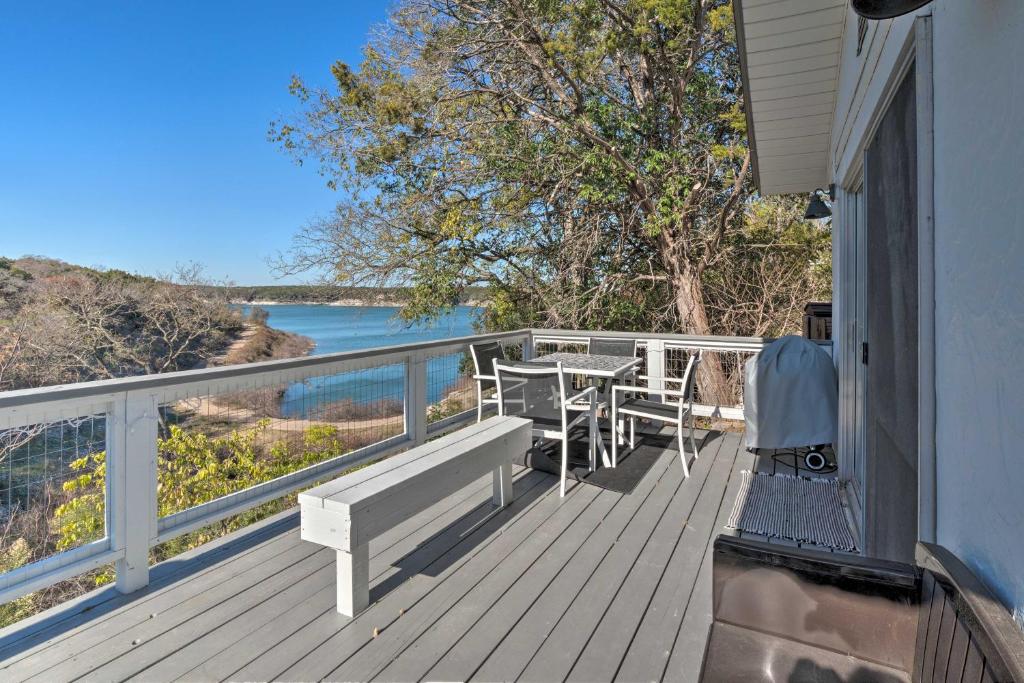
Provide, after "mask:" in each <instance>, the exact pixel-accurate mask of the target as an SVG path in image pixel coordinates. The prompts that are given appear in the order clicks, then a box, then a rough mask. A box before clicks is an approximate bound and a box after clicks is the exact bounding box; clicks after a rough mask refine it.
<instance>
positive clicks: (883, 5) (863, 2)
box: [852, 0, 932, 19]
mask: <svg viewBox="0 0 1024 683" xmlns="http://www.w3.org/2000/svg"><path fill="white" fill-rule="evenodd" d="M931 1H932V0H853V3H852V4H853V11H854V12H856V13H857V14H859V15H860V16H862V17H864V18H865V19H892V18H893V17H898V16H900V15H901V14H906V13H907V12H913V11H914V10H916V9H918V8H919V7H924V6H925V5H927V4H928V3H929V2H931Z"/></svg>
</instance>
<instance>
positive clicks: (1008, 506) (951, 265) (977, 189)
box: [829, 0, 1024, 622]
mask: <svg viewBox="0 0 1024 683" xmlns="http://www.w3.org/2000/svg"><path fill="white" fill-rule="evenodd" d="M919 14H932V16H933V20H932V27H933V28H932V30H933V40H934V52H933V69H934V116H935V120H934V130H935V140H934V165H935V180H934V183H935V185H934V194H935V206H934V209H935V214H934V218H935V269H936V275H935V280H936V283H935V290H936V291H935V317H936V320H935V328H936V349H935V352H936V371H935V374H936V376H935V386H936V461H937V462H936V477H937V483H936V501H937V503H936V507H937V520H936V521H937V526H936V541H937V542H938V543H940V544H942V545H944V546H946V547H947V548H949V549H950V550H951V551H952V552H954V553H955V554H956V555H957V556H959V557H960V558H961V559H962V560H964V562H966V563H967V564H968V566H970V567H971V569H972V570H973V571H974V572H975V573H976V574H978V576H980V577H981V578H982V579H983V580H984V581H985V582H986V583H987V584H988V585H989V587H990V588H991V589H992V590H993V591H994V592H995V593H996V594H997V595H998V596H999V598H1000V599H1001V600H1002V601H1003V602H1004V603H1005V604H1006V605H1007V606H1008V607H1009V608H1010V609H1011V610H1014V611H1015V613H1016V617H1017V619H1018V622H1021V621H1022V619H1024V617H1022V615H1024V358H1022V356H1021V353H1020V349H1021V348H1022V344H1021V341H1022V340H1024V219H1022V218H1021V212H1020V209H1019V204H1020V201H1019V195H1020V192H1019V190H1018V186H1019V176H1020V170H1021V168H1022V166H1024V133H1022V130H1024V3H1021V2H1019V0H978V1H977V2H963V0H936V1H935V2H933V3H932V4H930V5H928V6H927V7H925V8H924V9H923V10H921V11H920V12H919ZM847 22H848V23H847V28H846V31H845V33H844V41H843V43H844V44H843V51H842V62H841V64H842V66H841V68H840V73H839V87H838V93H837V97H836V115H835V120H834V121H833V127H832V133H831V136H830V149H829V152H830V157H831V162H830V170H831V172H832V177H833V178H834V180H835V182H837V184H839V185H840V187H847V188H850V189H853V187H854V186H855V185H856V184H857V182H859V176H860V162H861V157H862V153H863V149H864V146H865V144H866V142H867V140H868V136H869V135H870V133H871V132H872V131H873V128H874V125H875V122H876V120H877V117H878V116H879V115H880V114H881V112H882V111H884V108H885V104H886V95H887V93H888V92H889V91H890V89H891V87H892V85H893V83H894V82H895V81H896V80H897V79H898V77H899V76H900V75H901V74H902V71H901V69H902V65H904V64H905V63H906V62H907V55H908V54H909V53H910V50H912V49H913V22H914V17H913V16H905V17H901V18H899V19H896V20H893V21H882V22H871V23H870V24H869V28H868V33H867V36H866V38H865V41H864V47H863V51H862V53H861V55H860V56H857V55H856V54H855V50H856V47H855V42H854V41H855V40H856V30H854V29H853V28H852V27H853V26H855V23H856V18H855V17H854V15H853V14H852V12H851V13H850V14H849V15H848V17H847ZM848 229H849V226H848V225H846V224H845V221H844V215H843V211H842V207H840V209H839V211H837V216H836V223H835V226H834V230H835V232H836V237H835V238H834V240H835V246H836V249H837V250H838V251H844V250H847V249H852V248H853V241H852V240H846V239H844V234H845V231H846V230H848ZM851 259H852V257H851V255H850V254H848V253H842V254H837V255H836V264H837V266H838V270H837V272H836V274H835V276H836V280H835V288H836V292H835V298H836V300H837V302H840V305H839V306H838V307H837V310H836V314H837V317H836V319H835V321H834V323H833V329H836V330H843V329H845V326H847V325H849V324H850V322H849V321H850V316H851V315H853V312H852V310H851V308H850V306H848V305H846V302H848V301H849V298H848V297H849V296H850V292H849V291H848V288H850V287H853V282H854V277H853V273H851V272H849V269H850V268H851V267H852V263H854V261H852V260H851ZM922 303H923V302H922ZM839 350H840V351H841V356H842V355H843V354H855V353H856V350H855V349H853V348H849V347H845V348H844V347H842V346H841V347H840V349H839ZM838 363H839V367H840V373H841V380H840V381H844V377H843V376H845V375H846V374H847V371H846V370H844V361H843V359H842V357H840V359H839V361H838ZM846 367H847V368H848V367H850V366H846ZM841 396H844V397H848V394H844V393H843V392H841ZM851 414H852V411H851V409H850V408H849V406H846V405H842V404H841V406H840V415H841V416H842V417H844V418H846V419H849V417H850V415H851ZM851 429H852V425H849V426H848V427H847V429H846V430H845V431H843V430H841V433H844V434H850V433H851V431H850V430H851ZM843 446H844V444H842V443H841V444H840V449H842V447H843Z"/></svg>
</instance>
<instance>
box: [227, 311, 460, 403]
mask: <svg viewBox="0 0 1024 683" xmlns="http://www.w3.org/2000/svg"><path fill="white" fill-rule="evenodd" d="M245 308H247V307H245ZM261 308H263V309H265V310H266V311H267V313H268V314H269V317H268V319H267V324H268V325H270V326H271V327H274V328H276V329H279V330H285V331H287V332H294V333H296V334H301V335H304V336H306V337H309V338H310V339H312V340H313V342H314V343H315V344H316V347H315V348H314V349H313V354H324V353H335V352H338V351H354V350H356V349H368V348H374V347H378V346H391V345H393V344H411V343H414V342H422V341H431V340H434V339H448V338H451V337H464V336H468V335H471V334H473V322H474V317H475V316H476V314H477V313H478V312H479V309H477V308H474V307H471V306H458V307H457V308H456V309H455V310H454V311H453V312H452V313H450V314H448V315H446V316H444V317H443V318H441V319H440V320H438V321H435V322H434V323H431V324H429V325H422V324H421V325H412V326H410V325H408V324H406V323H404V322H402V321H399V320H397V319H396V317H395V314H396V313H397V312H398V309H396V308H390V307H386V306H371V307H362V306H318V305H309V304H280V305H266V306H261ZM243 310H245V309H243ZM460 360H461V354H455V355H454V356H443V357H438V358H433V359H431V360H430V361H428V364H427V401H429V402H431V403H434V402H436V401H438V400H440V399H441V398H442V397H443V396H444V392H445V390H446V389H448V388H449V387H451V386H452V385H453V384H454V383H455V381H456V380H457V379H458V378H459V374H460V373H459V362H460ZM404 374H405V373H404V367H403V366H402V365H391V366H387V367H384V368H375V369H370V370H365V371H359V372H347V373H344V374H342V375H332V376H328V377H317V378H311V379H307V380H306V381H304V382H296V383H295V384H293V385H291V386H290V387H289V388H288V389H287V390H286V391H285V395H284V399H283V402H282V412H283V413H284V414H285V415H286V416H295V417H305V416H306V415H308V414H309V413H310V412H311V411H313V409H315V408H316V407H317V406H319V405H320V404H322V403H324V402H328V401H340V400H344V399H351V400H352V401H354V402H356V403H372V402H375V401H380V400H385V399H389V400H390V399H393V400H398V401H401V400H402V396H403V394H404V391H405V377H404Z"/></svg>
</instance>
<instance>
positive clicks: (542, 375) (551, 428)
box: [494, 359, 600, 496]
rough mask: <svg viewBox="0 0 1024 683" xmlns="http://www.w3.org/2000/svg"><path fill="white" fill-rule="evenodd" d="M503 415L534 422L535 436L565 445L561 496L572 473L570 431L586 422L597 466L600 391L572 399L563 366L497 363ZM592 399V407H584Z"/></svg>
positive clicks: (592, 459) (591, 390) (593, 465)
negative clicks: (570, 471)
mask: <svg viewBox="0 0 1024 683" xmlns="http://www.w3.org/2000/svg"><path fill="white" fill-rule="evenodd" d="M494 377H495V380H496V382H497V389H498V390H497V400H498V414H499V415H515V416H519V417H526V418H529V419H531V420H533V436H535V437H539V438H540V439H541V440H543V439H558V440H560V441H561V442H562V465H561V470H562V474H561V485H560V495H562V496H564V495H565V480H566V475H567V474H568V471H569V432H570V431H571V430H572V428H573V427H575V426H576V425H579V424H582V423H583V422H584V421H586V422H587V423H588V425H587V426H588V430H589V431H588V439H589V444H588V446H589V448H588V455H589V459H590V463H589V464H590V471H591V472H593V471H594V469H596V467H597V439H598V438H600V432H599V431H598V428H597V389H595V388H594V387H587V388H586V389H584V390H583V391H581V392H579V393H577V394H575V395H573V396H568V395H567V393H566V387H571V381H570V378H568V377H566V375H565V372H564V371H563V370H562V364H561V363H520V362H516V361H504V362H502V361H499V360H497V359H495V360H494ZM584 399H588V408H587V409H586V410H581V409H580V405H581V404H582V403H583V400H584Z"/></svg>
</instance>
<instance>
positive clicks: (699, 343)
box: [530, 329, 773, 351]
mask: <svg viewBox="0 0 1024 683" xmlns="http://www.w3.org/2000/svg"><path fill="white" fill-rule="evenodd" d="M530 332H531V333H532V334H533V336H534V337H535V338H537V339H540V340H545V339H551V340H553V341H563V342H571V341H573V340H576V339H595V338H605V339H637V340H639V341H646V340H658V341H662V342H666V343H669V344H674V345H677V346H686V347H690V348H702V349H711V350H722V351H748V350H749V351H759V350H761V349H762V348H764V346H765V345H766V344H768V343H770V342H771V341H773V339H772V338H770V337H728V336H715V335H697V334H672V333H661V332H614V331H608V332H596V331H588V330H562V329H533V330H530Z"/></svg>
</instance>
